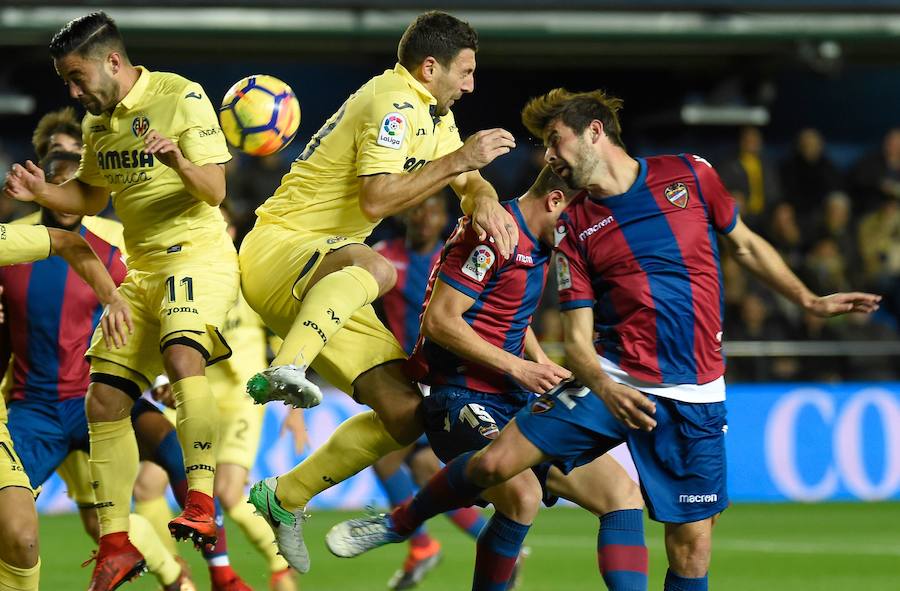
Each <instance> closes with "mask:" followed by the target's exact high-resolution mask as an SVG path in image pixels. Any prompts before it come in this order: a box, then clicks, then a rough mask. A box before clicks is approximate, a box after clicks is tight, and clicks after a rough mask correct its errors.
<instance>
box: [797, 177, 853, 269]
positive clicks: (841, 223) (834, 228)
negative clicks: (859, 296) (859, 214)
mask: <svg viewBox="0 0 900 591" xmlns="http://www.w3.org/2000/svg"><path fill="white" fill-rule="evenodd" d="M852 222H853V219H852V216H851V204H850V197H848V196H847V194H846V193H843V192H841V191H836V192H834V193H831V194H829V195H828V196H827V197H826V198H825V204H824V207H822V208H819V210H818V220H817V221H816V223H815V225H814V226H813V228H812V230H811V231H810V232H809V235H810V237H811V241H812V243H815V242H817V241H818V240H821V239H822V238H830V239H831V240H834V242H835V243H836V244H837V248H838V250H839V251H840V253H841V254H842V255H843V257H844V262H845V263H846V269H847V278H848V279H850V281H851V283H854V284H856V283H857V280H858V279H859V280H861V279H862V274H861V273H860V272H859V249H858V248H857V245H856V235H855V234H854V231H853V224H852Z"/></svg>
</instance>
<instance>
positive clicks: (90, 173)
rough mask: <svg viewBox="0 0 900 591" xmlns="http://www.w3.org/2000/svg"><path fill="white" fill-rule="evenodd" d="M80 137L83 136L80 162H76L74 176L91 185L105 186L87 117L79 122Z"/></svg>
mask: <svg viewBox="0 0 900 591" xmlns="http://www.w3.org/2000/svg"><path fill="white" fill-rule="evenodd" d="M81 137H83V138H84V149H83V150H82V152H81V162H80V163H79V164H78V171H77V172H76V173H75V178H77V179H78V180H79V181H81V182H82V183H84V184H86V185H91V186H92V187H105V186H107V183H106V179H105V178H104V177H103V172H102V171H101V170H100V165H99V164H98V163H97V151H96V150H95V149H94V145H93V137H92V134H91V130H90V124H89V123H88V118H87V117H85V118H84V119H83V120H82V123H81Z"/></svg>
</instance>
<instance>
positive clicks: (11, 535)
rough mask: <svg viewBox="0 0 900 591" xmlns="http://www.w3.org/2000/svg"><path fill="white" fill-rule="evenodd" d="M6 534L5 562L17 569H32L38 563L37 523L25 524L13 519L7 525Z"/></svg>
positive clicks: (22, 521)
mask: <svg viewBox="0 0 900 591" xmlns="http://www.w3.org/2000/svg"><path fill="white" fill-rule="evenodd" d="M7 526H8V527H6V528H4V529H5V530H6V531H5V532H4V537H5V538H6V539H5V544H3V546H4V548H5V551H4V554H5V556H3V557H2V558H3V561H4V562H6V563H8V564H11V565H12V566H15V567H17V568H31V567H33V566H34V565H35V564H37V561H38V555H39V547H38V529H37V523H25V522H24V520H17V519H12V522H11V523H7Z"/></svg>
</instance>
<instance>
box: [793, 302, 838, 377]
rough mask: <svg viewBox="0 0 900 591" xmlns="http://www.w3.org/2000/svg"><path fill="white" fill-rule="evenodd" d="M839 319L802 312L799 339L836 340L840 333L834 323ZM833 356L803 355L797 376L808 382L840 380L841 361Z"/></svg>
mask: <svg viewBox="0 0 900 591" xmlns="http://www.w3.org/2000/svg"><path fill="white" fill-rule="evenodd" d="M840 322H841V320H833V319H826V318H821V317H819V316H816V315H815V314H809V313H807V314H804V315H803V322H802V324H801V326H800V330H799V332H798V334H797V338H798V339H799V340H805V341H836V340H839V339H840V336H841V335H840V333H839V332H838V331H837V329H836V327H835V324H839V323H840ZM836 359H837V358H835V357H825V356H820V357H814V356H805V357H803V358H802V360H801V362H800V365H801V370H800V374H799V376H798V377H799V378H800V379H801V380H805V381H809V382H840V381H841V365H842V364H841V363H839V362H836Z"/></svg>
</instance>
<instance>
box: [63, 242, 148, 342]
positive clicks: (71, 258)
mask: <svg viewBox="0 0 900 591" xmlns="http://www.w3.org/2000/svg"><path fill="white" fill-rule="evenodd" d="M48 230H49V232H50V251H51V252H52V253H53V254H58V255H59V256H61V257H62V258H64V259H65V260H66V262H67V263H69V266H71V267H72V269H73V270H74V271H75V272H76V273H78V275H79V276H80V277H81V278H82V279H84V281H85V283H87V284H88V285H90V286H91V289H93V290H94V293H96V294H97V299H98V300H100V303H101V304H103V306H104V309H103V316H101V318H100V328H101V330H102V331H103V340H104V341H105V342H106V346H107V348H109V347H110V344H112V345H113V346H115V347H116V348H117V349H118V348H119V347H122V346H124V345H125V343H126V342H127V341H128V335H129V334H131V333H132V331H133V330H134V325H133V324H132V322H131V310H130V309H129V308H128V304H127V303H126V302H125V300H124V299H122V296H120V295H119V292H118V291H116V284H115V282H114V281H113V279H112V277H110V276H109V271H107V270H106V267H104V266H103V263H101V262H100V259H99V258H97V255H96V253H94V251H93V250H92V249H91V247H90V245H89V244H88V243H87V242H86V241H85V239H84V238H82V237H81V236H80V235H79V234H76V233H75V232H68V231H66V230H59V229H57V228H48Z"/></svg>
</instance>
